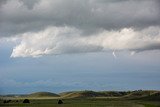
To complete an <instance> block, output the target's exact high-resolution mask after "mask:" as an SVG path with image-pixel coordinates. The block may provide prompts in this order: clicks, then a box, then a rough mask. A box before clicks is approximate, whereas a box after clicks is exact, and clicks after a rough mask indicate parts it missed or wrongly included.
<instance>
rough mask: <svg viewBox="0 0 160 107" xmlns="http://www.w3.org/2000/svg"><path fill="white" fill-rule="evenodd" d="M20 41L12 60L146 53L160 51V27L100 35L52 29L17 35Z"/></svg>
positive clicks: (59, 28) (113, 31)
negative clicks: (145, 51)
mask: <svg viewBox="0 0 160 107" xmlns="http://www.w3.org/2000/svg"><path fill="white" fill-rule="evenodd" d="M17 37H19V39H16V40H17V41H20V43H18V44H17V45H16V46H15V47H14V49H13V52H12V54H11V57H39V56H42V55H55V54H70V53H87V52H99V51H104V52H105V51H123V50H129V51H135V52H139V51H144V50H155V49H160V27H158V26H152V27H148V28H145V29H143V30H135V29H133V28H123V29H121V30H117V31H116V30H111V31H107V30H103V31H102V32H100V33H97V34H94V35H90V36H83V33H82V32H81V31H80V30H78V29H76V28H73V27H67V26H66V27H49V28H47V29H45V30H43V31H40V32H37V33H31V32H28V33H24V34H21V35H17Z"/></svg>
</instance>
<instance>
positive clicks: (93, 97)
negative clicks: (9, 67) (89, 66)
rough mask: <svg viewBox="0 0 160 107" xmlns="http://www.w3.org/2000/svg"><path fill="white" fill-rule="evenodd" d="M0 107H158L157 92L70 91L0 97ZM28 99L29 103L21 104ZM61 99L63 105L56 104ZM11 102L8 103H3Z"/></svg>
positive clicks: (158, 96) (159, 103) (159, 97)
mask: <svg viewBox="0 0 160 107" xmlns="http://www.w3.org/2000/svg"><path fill="white" fill-rule="evenodd" d="M0 98H1V99H0V106H1V107H160V92H159V91H141V90H140V91H132V92H131V91H130V92H118V91H103V92H94V91H72V92H64V93H60V94H54V93H49V92H37V93H32V94H28V95H23V96H22V95H20V96H17V95H6V96H1V97H0ZM24 99H29V101H30V103H27V104H25V103H23V101H24ZM59 99H62V101H63V104H57V103H58V100H59ZM7 100H11V101H10V102H8V103H4V101H7Z"/></svg>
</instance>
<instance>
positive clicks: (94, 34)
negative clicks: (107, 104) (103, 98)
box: [0, 0, 160, 95]
mask: <svg viewBox="0 0 160 107" xmlns="http://www.w3.org/2000/svg"><path fill="white" fill-rule="evenodd" d="M159 19H160V1H159V0H141V1H138V0H118V1H116V0H107V1H105V0H0V84H1V85H0V95H1V94H26V93H32V92H39V91H47V92H54V93H59V92H65V91H75V90H94V91H103V90H110V91H111V90H113V91H121V90H122V91H127V90H140V89H142V90H160V20H159Z"/></svg>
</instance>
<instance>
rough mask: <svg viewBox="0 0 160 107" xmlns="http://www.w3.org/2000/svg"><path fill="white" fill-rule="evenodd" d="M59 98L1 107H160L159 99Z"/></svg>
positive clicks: (9, 104)
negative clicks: (59, 102)
mask: <svg viewBox="0 0 160 107" xmlns="http://www.w3.org/2000/svg"><path fill="white" fill-rule="evenodd" d="M57 102H58V100H57V99H30V103H29V104H23V100H22V99H21V100H19V102H15V101H14V100H12V102H11V103H7V104H3V102H2V101H1V104H0V106H1V107H160V102H158V101H137V100H114V99H99V98H91V99H63V102H64V103H63V104H57Z"/></svg>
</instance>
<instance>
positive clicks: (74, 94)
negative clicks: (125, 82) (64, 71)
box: [59, 90, 160, 100]
mask: <svg viewBox="0 0 160 107" xmlns="http://www.w3.org/2000/svg"><path fill="white" fill-rule="evenodd" d="M59 95H60V96H61V97H62V98H93V97H103V98H105V97H106V98H115V97H116V98H123V99H142V100H147V99H148V100H160V91H150V90H148V91H142V90H137V91H100V92H95V91H71V92H63V93H60V94H59Z"/></svg>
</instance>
